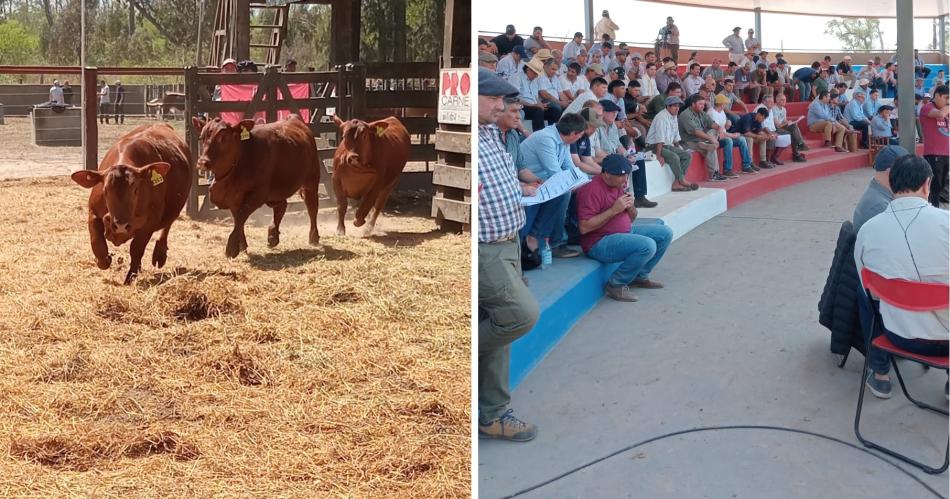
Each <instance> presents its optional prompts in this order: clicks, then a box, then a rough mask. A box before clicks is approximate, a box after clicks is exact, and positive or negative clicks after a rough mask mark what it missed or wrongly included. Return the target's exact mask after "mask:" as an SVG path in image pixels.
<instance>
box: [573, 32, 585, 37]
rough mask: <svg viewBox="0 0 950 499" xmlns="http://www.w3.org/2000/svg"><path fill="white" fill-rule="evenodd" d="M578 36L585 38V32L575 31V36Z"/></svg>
mask: <svg viewBox="0 0 950 499" xmlns="http://www.w3.org/2000/svg"><path fill="white" fill-rule="evenodd" d="M577 37H581V38H583V37H584V33H581V32H580V31H576V32H574V38H577Z"/></svg>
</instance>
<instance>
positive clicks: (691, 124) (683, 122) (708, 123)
mask: <svg viewBox="0 0 950 499" xmlns="http://www.w3.org/2000/svg"><path fill="white" fill-rule="evenodd" d="M677 121H678V122H679V127H680V137H682V138H683V140H701V139H700V138H699V137H697V136H696V135H695V134H694V132H695V131H696V130H700V131H703V132H705V131H706V130H709V129H710V128H712V126H713V121H712V118H710V117H709V116H708V115H707V114H706V113H704V112H699V113H694V112H693V110H692V109H687V110H685V111H683V112H681V113H679V117H678V119H677Z"/></svg>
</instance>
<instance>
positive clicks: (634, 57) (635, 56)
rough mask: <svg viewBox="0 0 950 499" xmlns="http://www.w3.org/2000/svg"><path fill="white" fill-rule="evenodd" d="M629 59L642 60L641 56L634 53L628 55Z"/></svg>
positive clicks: (638, 53)
mask: <svg viewBox="0 0 950 499" xmlns="http://www.w3.org/2000/svg"><path fill="white" fill-rule="evenodd" d="M630 58H631V59H641V60H642V59H643V56H642V55H640V52H634V53H632V54H630Z"/></svg>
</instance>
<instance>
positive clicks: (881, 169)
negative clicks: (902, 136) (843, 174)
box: [851, 146, 910, 232]
mask: <svg viewBox="0 0 950 499" xmlns="http://www.w3.org/2000/svg"><path fill="white" fill-rule="evenodd" d="M908 154H910V153H909V152H907V149H904V148H903V147H901V146H887V147H885V148H884V149H881V150H880V151H878V153H877V156H876V157H875V158H874V177H873V178H871V183H870V184H868V188H867V189H865V191H864V194H862V195H861V199H860V200H858V204H857V206H855V207H854V216H852V217H851V223H853V224H854V231H855V232H857V231H858V229H860V228H861V226H862V225H864V222H867V221H868V220H870V219H871V218H873V217H874V216H875V215H877V214H878V213H881V212H882V211H884V208H887V205H888V203H890V202H891V201H892V200H893V199H894V193H892V192H891V184H890V181H889V180H888V178H887V177H888V174H889V173H890V171H891V166H892V165H893V164H894V162H895V161H897V159H898V158H900V157H902V156H907V155H908Z"/></svg>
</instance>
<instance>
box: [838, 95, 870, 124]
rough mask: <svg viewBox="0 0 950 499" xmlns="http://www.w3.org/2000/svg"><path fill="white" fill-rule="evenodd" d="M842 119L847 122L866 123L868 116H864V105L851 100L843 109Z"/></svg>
mask: <svg viewBox="0 0 950 499" xmlns="http://www.w3.org/2000/svg"><path fill="white" fill-rule="evenodd" d="M844 118H845V119H846V120H848V122H852V121H867V119H868V116H867V115H866V114H864V105H863V104H861V103H860V102H858V100H857V99H851V102H849V103H848V105H847V106H845V108H844Z"/></svg>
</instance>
